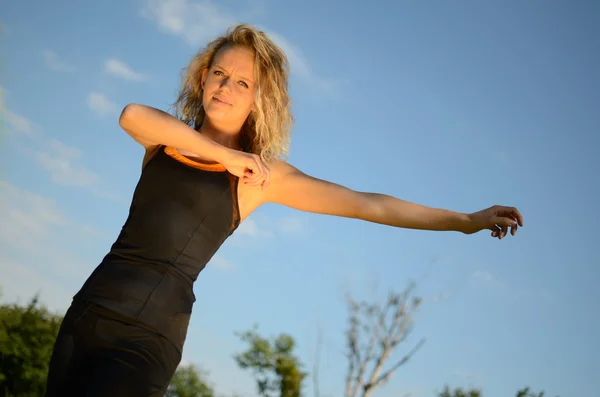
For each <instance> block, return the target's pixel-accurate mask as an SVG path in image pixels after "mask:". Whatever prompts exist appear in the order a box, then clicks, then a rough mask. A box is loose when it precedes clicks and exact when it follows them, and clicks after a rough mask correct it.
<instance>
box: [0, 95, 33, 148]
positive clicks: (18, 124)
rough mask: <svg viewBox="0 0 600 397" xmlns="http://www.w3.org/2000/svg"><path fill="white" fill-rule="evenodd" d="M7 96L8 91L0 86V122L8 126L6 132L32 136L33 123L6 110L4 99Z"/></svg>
mask: <svg viewBox="0 0 600 397" xmlns="http://www.w3.org/2000/svg"><path fill="white" fill-rule="evenodd" d="M7 96H8V90H7V89H6V88H4V87H2V86H0V117H2V122H3V123H4V122H5V123H6V124H8V131H2V132H8V133H12V132H13V131H14V132H17V133H20V134H24V135H27V136H30V137H31V136H33V135H34V133H33V130H34V128H33V123H32V122H31V121H30V120H29V119H27V118H26V117H24V116H21V115H19V114H16V113H14V112H12V111H10V110H8V109H7V108H6V98H7Z"/></svg>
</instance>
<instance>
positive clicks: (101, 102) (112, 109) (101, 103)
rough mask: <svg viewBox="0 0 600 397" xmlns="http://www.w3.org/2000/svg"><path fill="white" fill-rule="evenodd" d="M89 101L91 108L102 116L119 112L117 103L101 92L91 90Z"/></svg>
mask: <svg viewBox="0 0 600 397" xmlns="http://www.w3.org/2000/svg"><path fill="white" fill-rule="evenodd" d="M87 103H88V106H89V107H90V109H92V110H93V111H94V112H96V113H97V114H99V115H100V116H110V115H115V114H117V113H118V108H117V104H116V103H114V102H112V101H111V100H109V99H108V98H107V97H106V95H104V94H102V93H100V92H90V93H89V95H88V97H87Z"/></svg>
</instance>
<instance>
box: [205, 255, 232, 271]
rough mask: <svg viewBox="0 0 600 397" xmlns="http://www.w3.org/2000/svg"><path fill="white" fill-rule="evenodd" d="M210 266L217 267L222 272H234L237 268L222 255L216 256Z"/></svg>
mask: <svg viewBox="0 0 600 397" xmlns="http://www.w3.org/2000/svg"><path fill="white" fill-rule="evenodd" d="M209 266H215V267H216V268H217V269H220V270H234V269H235V266H234V264H233V263H231V262H229V261H228V260H227V259H225V258H223V257H222V256H221V255H219V254H217V255H215V256H214V257H213V258H212V259H211V260H210V264H209Z"/></svg>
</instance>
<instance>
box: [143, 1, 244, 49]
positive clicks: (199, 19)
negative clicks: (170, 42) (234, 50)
mask: <svg viewBox="0 0 600 397" xmlns="http://www.w3.org/2000/svg"><path fill="white" fill-rule="evenodd" d="M142 15H143V16H144V17H145V18H148V19H150V20H153V21H155V22H156V23H157V24H158V27H159V29H160V30H161V31H163V32H166V33H169V34H173V35H177V36H180V37H182V38H183V39H184V40H185V42H186V43H187V44H189V45H191V46H194V47H196V46H199V45H201V44H203V43H205V42H208V41H209V40H212V39H214V38H215V37H216V36H217V35H219V34H222V33H223V32H224V31H225V29H227V27H229V26H230V25H233V24H235V23H236V22H237V21H236V19H235V18H234V17H233V16H231V15H228V14H227V13H225V12H223V11H221V10H220V9H219V7H217V6H216V5H214V4H213V3H211V2H210V1H198V2H195V1H188V0H146V1H145V5H144V7H143V8H142Z"/></svg>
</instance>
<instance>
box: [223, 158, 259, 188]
mask: <svg viewBox="0 0 600 397" xmlns="http://www.w3.org/2000/svg"><path fill="white" fill-rule="evenodd" d="M220 163H221V164H223V165H224V166H225V168H227V171H229V172H230V173H231V174H232V175H235V176H237V177H238V178H240V180H241V181H243V182H244V183H245V184H247V185H250V186H262V188H263V189H264V188H266V187H267V186H268V185H269V181H270V175H269V168H267V166H266V165H265V163H264V162H263V161H262V160H261V158H260V157H259V156H257V155H256V154H252V153H245V152H242V151H239V150H234V149H228V150H227V152H226V154H225V156H224V157H223V159H222V160H221V161H220Z"/></svg>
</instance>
